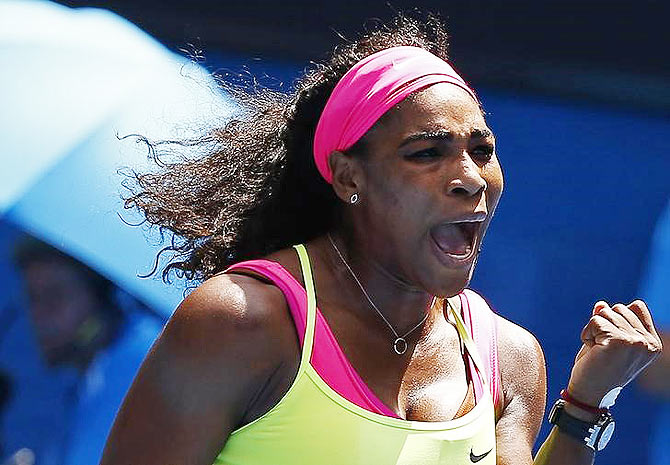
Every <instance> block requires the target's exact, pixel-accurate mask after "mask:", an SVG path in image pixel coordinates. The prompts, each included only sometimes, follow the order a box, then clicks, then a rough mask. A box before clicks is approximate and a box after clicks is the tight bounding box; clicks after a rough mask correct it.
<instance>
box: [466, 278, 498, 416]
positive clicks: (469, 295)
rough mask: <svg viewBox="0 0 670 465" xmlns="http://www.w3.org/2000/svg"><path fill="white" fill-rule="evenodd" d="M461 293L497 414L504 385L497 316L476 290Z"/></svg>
mask: <svg viewBox="0 0 670 465" xmlns="http://www.w3.org/2000/svg"><path fill="white" fill-rule="evenodd" d="M460 295H461V311H462V316H463V320H464V321H465V324H466V325H467V326H468V327H469V328H468V329H469V330H470V335H471V336H472V339H473V340H474V341H475V346H476V347H477V351H478V352H479V354H480V356H481V358H482V359H483V361H484V365H485V368H484V369H485V370H486V377H487V379H488V381H489V382H488V385H489V388H490V389H491V395H492V396H493V404H494V406H495V409H496V415H497V414H499V413H500V411H501V409H502V394H501V393H502V385H501V380H500V366H499V364H498V336H497V322H496V316H495V313H494V312H493V310H492V309H491V307H490V306H489V304H488V303H487V302H486V301H485V300H484V299H483V298H482V297H481V296H480V295H479V294H477V293H476V292H474V291H471V290H470V289H465V290H464V291H463V293H462V294H460Z"/></svg>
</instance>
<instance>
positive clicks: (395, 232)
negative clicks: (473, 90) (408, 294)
mask: <svg viewBox="0 0 670 465" xmlns="http://www.w3.org/2000/svg"><path fill="white" fill-rule="evenodd" d="M364 142H365V146H366V151H367V156H366V157H364V158H363V159H361V160H360V161H357V162H356V164H357V165H358V167H359V168H358V171H359V181H360V186H359V187H360V192H359V195H360V198H361V201H360V202H359V204H357V205H354V206H353V208H352V209H351V212H352V215H353V220H354V228H355V229H356V230H357V233H358V234H357V236H358V237H365V239H364V240H365V247H367V248H368V249H369V250H371V251H372V250H374V257H376V258H377V259H378V260H379V264H380V265H382V266H383V267H384V268H385V269H386V270H387V271H390V272H391V273H392V274H393V275H394V277H396V278H397V279H399V280H400V281H401V282H404V283H406V284H409V285H410V286H413V287H418V288H420V289H423V290H428V291H429V292H431V293H433V294H437V295H440V296H451V295H455V294H457V293H459V292H460V291H461V290H462V289H463V288H464V287H465V286H466V285H467V283H468V281H469V280H470V277H471V275H472V271H473V269H474V265H475V262H476V259H477V254H478V253H477V251H478V250H479V248H480V245H481V242H482V239H483V236H484V233H485V231H486V229H487V227H488V225H489V222H490V221H491V217H492V215H493V212H494V210H495V208H496V205H497V204H498V200H499V199H500V195H501V193H502V189H503V175H502V171H501V168H500V164H499V163H498V159H497V157H496V154H495V139H494V136H493V134H492V132H491V130H490V129H489V128H488V126H487V125H486V122H485V121H484V117H483V115H482V113H481V111H480V109H479V107H478V105H477V103H476V102H475V101H474V100H473V99H472V98H471V97H470V96H469V95H468V94H467V93H466V92H465V91H464V90H462V89H461V88H459V87H457V86H455V85H452V84H446V83H444V84H436V85H433V86H431V87H429V88H427V89H424V90H423V91H420V92H418V93H416V94H413V95H412V96H410V97H409V98H408V99H406V100H404V101H403V102H401V103H400V104H399V105H398V106H396V107H395V108H393V109H392V110H390V111H389V113H387V114H386V115H385V116H384V118H383V120H382V121H380V122H379V124H377V125H376V126H375V127H374V128H373V129H372V130H370V131H369V132H368V134H366V136H365V141H364Z"/></svg>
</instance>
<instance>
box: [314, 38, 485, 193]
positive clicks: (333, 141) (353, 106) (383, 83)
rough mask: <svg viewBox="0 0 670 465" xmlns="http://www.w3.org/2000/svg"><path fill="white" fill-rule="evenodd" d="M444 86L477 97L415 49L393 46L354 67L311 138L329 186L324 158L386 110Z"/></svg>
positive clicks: (360, 134) (346, 145)
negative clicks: (417, 93)
mask: <svg viewBox="0 0 670 465" xmlns="http://www.w3.org/2000/svg"><path fill="white" fill-rule="evenodd" d="M439 82H448V83H450V84H454V85H457V86H459V87H461V88H462V89H464V90H466V91H467V92H468V93H469V94H470V95H471V96H472V98H473V99H475V101H477V102H479V100H477V96H476V95H475V93H474V91H473V90H472V89H470V87H469V86H468V85H467V84H466V82H465V81H464V80H463V78H461V77H460V76H459V75H458V73H456V71H454V69H453V68H452V67H451V66H450V65H449V63H447V62H446V61H444V60H442V59H441V58H438V57H436V56H435V55H433V54H432V53H430V52H429V51H427V50H424V49H422V48H419V47H408V46H405V47H392V48H388V49H385V50H382V51H380V52H377V53H374V54H372V55H370V56H368V57H366V58H364V59H363V60H361V61H359V62H358V63H356V64H355V65H354V66H353V68H351V69H350V70H349V71H347V73H346V74H345V75H344V76H343V77H342V79H340V81H339V82H338V83H337V85H336V86H335V89H333V93H332V94H331V95H330V97H329V98H328V102H327V103H326V106H325V108H324V109H323V112H322V113H321V117H320V118H319V123H318V124H317V126H316V133H315V134H314V161H315V162H316V167H317V168H318V170H319V172H320V173H321V176H323V178H324V179H325V180H326V181H327V182H329V183H332V181H333V174H332V173H331V172H330V167H329V166H328V156H329V155H330V154H331V153H333V152H334V151H344V150H347V149H348V148H350V147H351V146H352V145H354V144H355V143H356V141H358V139H360V138H361V137H363V134H365V133H366V132H367V131H368V130H369V129H370V128H371V127H372V126H373V125H374V124H375V122H377V120H378V119H379V118H381V116H382V115H383V114H384V113H386V111H387V110H389V109H390V108H392V107H393V106H394V105H395V104H397V103H398V102H400V101H402V100H403V99H404V98H405V97H407V96H408V95H409V94H411V93H413V92H416V91H418V90H421V89H424V88H426V87H428V86H430V85H433V84H437V83H439Z"/></svg>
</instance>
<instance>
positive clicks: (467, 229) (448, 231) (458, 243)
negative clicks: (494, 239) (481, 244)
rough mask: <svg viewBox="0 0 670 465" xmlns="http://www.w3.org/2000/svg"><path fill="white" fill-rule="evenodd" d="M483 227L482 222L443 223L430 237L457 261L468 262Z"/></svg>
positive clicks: (434, 229)
mask: <svg viewBox="0 0 670 465" xmlns="http://www.w3.org/2000/svg"><path fill="white" fill-rule="evenodd" d="M481 225H482V222H481V221H477V222H456V223H443V224H441V225H439V226H435V227H434V228H433V229H431V231H430V235H431V236H432V238H433V240H434V241H435V244H437V246H438V247H439V249H440V250H441V251H442V252H444V253H445V254H447V255H449V256H450V257H452V258H455V259H457V260H466V259H468V258H470V257H471V256H472V255H473V254H474V249H475V242H476V239H477V233H478V232H479V229H480V227H481Z"/></svg>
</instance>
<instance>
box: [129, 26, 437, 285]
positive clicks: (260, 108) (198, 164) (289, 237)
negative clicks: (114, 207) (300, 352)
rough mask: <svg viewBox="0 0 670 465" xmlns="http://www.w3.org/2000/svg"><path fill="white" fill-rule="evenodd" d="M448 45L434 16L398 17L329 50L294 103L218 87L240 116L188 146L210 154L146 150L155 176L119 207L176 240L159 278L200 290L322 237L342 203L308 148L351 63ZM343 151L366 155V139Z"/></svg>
mask: <svg viewBox="0 0 670 465" xmlns="http://www.w3.org/2000/svg"><path fill="white" fill-rule="evenodd" d="M447 39H448V36H447V32H446V27H445V25H444V23H443V21H442V20H441V19H440V18H439V17H437V16H435V15H433V14H425V15H423V14H420V13H413V14H406V13H401V14H397V15H396V16H395V17H394V19H392V20H391V21H390V22H389V23H386V24H384V23H380V22H378V23H376V24H373V25H371V26H369V30H368V31H367V32H365V33H364V34H363V35H361V37H360V38H358V40H355V41H348V42H345V43H343V44H341V45H338V46H337V47H335V49H334V51H333V53H332V55H331V57H330V59H329V60H328V61H327V62H325V63H323V64H314V65H313V66H312V67H311V69H308V70H307V71H306V72H305V74H304V75H303V76H302V77H301V78H300V79H298V81H297V83H296V85H295V90H294V91H293V92H292V93H291V94H284V93H281V92H277V91H272V90H269V89H265V88H258V87H257V88H255V89H253V90H251V91H248V90H244V89H243V88H242V87H240V86H239V85H232V84H230V83H228V84H226V83H225V82H224V83H223V84H222V85H223V88H224V90H225V91H227V92H228V93H229V94H230V95H231V96H232V97H233V98H234V99H235V100H236V101H237V103H238V104H239V105H240V107H241V108H242V109H243V111H242V115H241V116H238V117H235V118H233V119H232V120H230V121H228V122H227V123H226V124H225V125H224V127H222V128H220V129H217V130H215V131H213V132H211V133H209V134H207V135H206V136H205V137H203V138H202V139H200V140H197V141H191V143H190V144H187V145H191V146H200V147H203V146H206V147H208V148H210V149H209V150H210V151H209V153H205V154H204V155H202V156H199V157H196V158H194V157H190V158H189V157H184V158H181V159H179V160H178V161H172V162H169V163H167V162H161V156H160V155H159V154H158V152H160V151H161V150H160V148H161V144H158V145H150V153H151V155H152V157H153V158H154V160H155V161H156V162H158V163H159V164H160V166H161V169H160V170H159V171H157V172H152V173H133V174H132V181H133V185H132V186H131V187H130V188H131V194H130V195H129V196H128V197H127V198H126V199H125V207H126V208H137V209H139V210H140V212H141V213H142V214H143V215H144V217H145V218H146V221H147V222H148V223H149V224H151V225H155V226H158V227H159V228H160V230H161V232H166V231H169V232H171V233H173V236H172V237H173V240H172V242H171V244H170V245H169V246H167V247H165V248H164V249H163V250H162V251H161V254H162V253H166V252H171V259H170V262H169V263H168V264H167V265H166V266H165V268H164V270H163V278H164V279H165V280H167V281H169V278H170V273H171V272H172V271H174V272H175V274H176V275H177V276H178V277H184V278H186V279H187V280H189V281H191V282H199V281H203V280H205V279H207V278H209V277H211V276H213V275H214V274H216V273H217V272H220V271H221V270H223V269H225V268H226V267H228V266H229V265H231V264H233V263H235V262H238V261H241V260H247V259H251V258H257V257H260V256H263V255H266V254H269V253H271V252H273V251H276V250H279V249H281V248H284V247H288V246H290V245H292V244H296V243H300V242H306V241H308V240H310V239H312V238H314V237H317V236H319V235H321V234H324V233H325V232H326V231H328V229H329V228H330V227H331V226H332V224H333V221H335V219H336V218H337V215H338V211H339V205H341V202H339V201H338V199H337V197H336V196H335V194H334V192H333V190H332V187H331V186H330V185H329V184H327V183H326V182H325V181H324V180H323V179H322V178H321V176H320V175H319V173H318V171H317V169H316V165H315V163H314V160H313V155H312V141H313V138H314V132H315V129H316V125H317V122H318V119H319V116H320V115H321V112H322V110H323V108H324V106H325V104H326V101H327V99H328V97H329V96H330V94H331V92H332V90H333V88H334V87H335V85H336V84H337V82H338V81H339V80H340V78H341V77H342V76H343V75H344V74H345V73H346V71H347V70H349V69H350V68H351V67H352V66H353V65H354V64H356V63H357V62H358V61H360V60H362V59H363V58H365V57H366V56H369V55H371V54H373V53H375V52H378V51H380V50H383V49H386V48H389V47H393V46H401V45H412V46H417V47H422V48H424V49H426V50H428V51H430V52H431V53H433V54H434V55H437V56H438V57H440V58H442V59H445V60H446V59H447V48H448V40H447ZM211 144H214V145H213V146H212V145H211ZM211 147H213V149H211ZM157 149H158V150H157ZM347 152H348V154H352V153H355V154H356V155H357V156H359V155H360V156H364V154H365V137H364V138H362V139H361V140H360V141H359V142H357V143H356V144H355V145H354V146H353V147H352V148H351V149H349V150H348V151H347ZM161 254H159V256H158V257H157V259H156V267H157V266H158V264H159V260H160V257H161ZM156 267H155V268H154V272H155V271H156V269H157V268H156Z"/></svg>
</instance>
